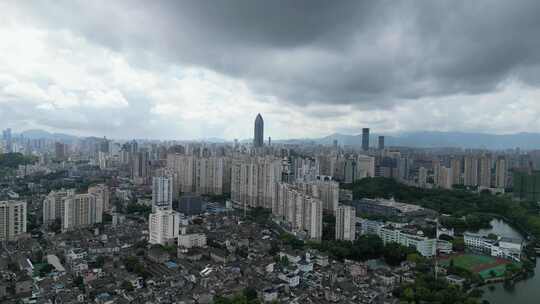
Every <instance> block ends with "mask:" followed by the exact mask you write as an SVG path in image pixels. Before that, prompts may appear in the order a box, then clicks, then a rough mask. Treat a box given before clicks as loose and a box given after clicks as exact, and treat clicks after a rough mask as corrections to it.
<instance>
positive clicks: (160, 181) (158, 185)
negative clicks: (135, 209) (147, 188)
mask: <svg viewBox="0 0 540 304" xmlns="http://www.w3.org/2000/svg"><path fill="white" fill-rule="evenodd" d="M172 201H173V180H172V179H171V178H168V177H165V176H155V177H153V178H152V207H153V208H154V207H155V208H163V209H172Z"/></svg>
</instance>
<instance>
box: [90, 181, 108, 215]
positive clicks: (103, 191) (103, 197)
mask: <svg viewBox="0 0 540 304" xmlns="http://www.w3.org/2000/svg"><path fill="white" fill-rule="evenodd" d="M88 193H89V194H92V195H94V196H95V197H96V200H98V201H100V202H99V203H98V204H100V205H102V206H103V211H104V212H110V211H111V192H110V191H109V187H107V185H105V184H98V185H95V186H92V187H89V188H88Z"/></svg>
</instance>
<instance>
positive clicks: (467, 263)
mask: <svg viewBox="0 0 540 304" xmlns="http://www.w3.org/2000/svg"><path fill="white" fill-rule="evenodd" d="M451 260H452V261H454V266H456V267H460V268H464V269H467V270H469V271H471V272H473V273H478V274H479V275H480V276H481V277H482V278H483V279H489V278H491V277H492V273H491V272H492V271H493V272H494V273H495V276H496V277H501V276H503V275H504V272H505V269H506V265H507V264H511V263H512V262H510V261H507V260H504V259H499V258H495V257H491V256H487V255H478V254H471V253H465V254H456V255H451V256H446V257H442V258H440V260H439V262H440V264H441V265H442V266H448V265H449V264H450V261H451ZM518 266H519V265H518Z"/></svg>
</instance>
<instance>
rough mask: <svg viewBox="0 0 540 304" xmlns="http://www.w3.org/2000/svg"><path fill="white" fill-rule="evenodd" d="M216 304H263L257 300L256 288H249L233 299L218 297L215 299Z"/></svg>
mask: <svg viewBox="0 0 540 304" xmlns="http://www.w3.org/2000/svg"><path fill="white" fill-rule="evenodd" d="M213 303H214V304H259V303H261V302H260V301H259V299H258V298H257V291H256V290H255V289H254V288H251V287H247V288H244V290H243V291H242V292H241V293H238V294H236V295H234V296H232V297H225V296H216V297H215V298H214V302H213Z"/></svg>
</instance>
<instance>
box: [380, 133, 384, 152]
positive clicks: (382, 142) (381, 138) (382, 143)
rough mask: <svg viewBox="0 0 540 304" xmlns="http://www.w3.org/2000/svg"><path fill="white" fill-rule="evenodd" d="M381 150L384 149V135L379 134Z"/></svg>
mask: <svg viewBox="0 0 540 304" xmlns="http://www.w3.org/2000/svg"><path fill="white" fill-rule="evenodd" d="M379 150H384V136H379Z"/></svg>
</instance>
